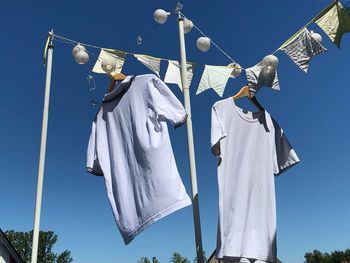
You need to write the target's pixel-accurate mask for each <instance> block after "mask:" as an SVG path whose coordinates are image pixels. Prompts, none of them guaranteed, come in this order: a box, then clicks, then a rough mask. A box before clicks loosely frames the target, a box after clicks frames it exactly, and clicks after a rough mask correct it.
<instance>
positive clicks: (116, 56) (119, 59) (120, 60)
mask: <svg viewBox="0 0 350 263" xmlns="http://www.w3.org/2000/svg"><path fill="white" fill-rule="evenodd" d="M127 54H128V53H126V52H123V51H119V50H114V49H101V52H100V55H99V56H98V59H97V61H96V63H95V65H94V67H93V69H92V71H93V72H95V73H103V74H106V71H104V70H103V69H102V66H101V63H102V61H103V60H104V59H108V60H111V59H112V60H115V62H116V67H115V70H114V71H113V72H111V75H113V74H115V73H120V72H121V71H122V69H123V65H124V62H125V57H126V55H127Z"/></svg>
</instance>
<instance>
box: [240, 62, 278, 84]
mask: <svg viewBox="0 0 350 263" xmlns="http://www.w3.org/2000/svg"><path fill="white" fill-rule="evenodd" d="M245 73H246V75H247V81H248V85H249V87H251V88H253V89H254V90H255V91H258V90H259V89H260V88H261V87H270V88H273V89H274V90H280V86H279V82H278V77H277V70H276V69H275V68H268V67H266V66H265V65H263V63H262V62H259V63H258V64H256V65H255V66H254V67H251V68H247V69H246V70H245Z"/></svg>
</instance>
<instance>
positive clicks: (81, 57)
mask: <svg viewBox="0 0 350 263" xmlns="http://www.w3.org/2000/svg"><path fill="white" fill-rule="evenodd" d="M74 59H75V61H76V62H77V63H78V64H80V65H83V64H86V63H87V62H88V61H89V54H88V53H87V52H86V51H84V50H80V51H79V52H78V53H76V54H75V56H74Z"/></svg>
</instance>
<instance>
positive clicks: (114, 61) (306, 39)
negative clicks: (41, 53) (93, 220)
mask: <svg viewBox="0 0 350 263" xmlns="http://www.w3.org/2000/svg"><path fill="white" fill-rule="evenodd" d="M181 15H183V14H182V13H181ZM183 17H184V18H185V25H186V23H187V24H188V23H189V22H190V23H191V26H192V27H195V28H196V29H197V30H198V31H199V32H200V33H201V34H202V35H203V36H204V38H206V39H209V38H208V37H207V36H206V35H205V34H204V33H203V32H202V31H201V30H200V29H199V28H198V27H197V26H195V25H194V24H193V23H192V21H190V20H188V19H187V18H186V17H185V16H184V15H183ZM311 23H316V24H317V25H318V26H319V27H320V28H321V29H322V30H323V31H324V33H325V34H326V35H327V36H328V37H329V39H330V40H331V41H332V42H334V44H335V45H336V46H337V47H338V48H340V42H341V39H342V36H343V34H344V33H347V32H350V12H349V8H348V7H343V6H342V4H341V3H340V2H339V0H335V1H333V2H332V3H331V4H330V5H329V6H327V7H326V8H325V9H324V10H322V11H321V12H320V13H319V14H318V15H317V16H315V17H314V18H313V19H312V20H311V21H310V22H308V23H307V24H306V25H305V26H304V27H302V28H301V29H300V30H298V31H297V32H296V33H295V34H294V35H293V36H291V37H290V38H289V39H287V41H285V42H284V43H283V44H282V45H281V46H280V47H279V48H278V49H277V50H276V51H275V52H273V53H272V54H270V55H267V56H265V57H264V58H263V60H262V61H260V62H259V63H258V64H256V65H255V66H253V67H249V68H245V69H244V68H242V67H241V66H240V65H239V64H238V63H236V62H235V61H234V60H233V59H232V58H231V57H230V56H228V55H227V53H225V52H224V51H223V50H222V49H221V48H220V47H219V46H218V45H216V44H215V43H214V42H213V41H212V40H210V39H209V41H210V42H209V47H210V43H213V44H214V45H215V47H217V48H218V49H219V50H220V51H221V52H222V53H223V54H225V55H226V56H227V57H228V58H229V59H230V60H231V61H232V63H230V64H229V65H224V66H222V65H221V66H220V65H218V66H217V65H204V70H203V73H202V76H201V79H200V82H199V86H198V89H197V92H196V94H200V93H201V92H203V91H205V90H207V89H213V90H214V91H215V92H216V93H217V94H218V95H219V96H220V97H222V95H223V93H224V91H225V87H226V83H227V81H228V79H229V78H236V77H238V76H239V75H240V74H241V72H242V71H243V70H245V73H246V77H247V82H248V85H249V86H250V88H251V89H253V90H255V92H256V91H258V90H259V89H260V88H261V87H263V86H265V87H270V88H272V89H274V90H280V87H279V80H278V76H277V65H278V58H277V57H276V56H275V53H276V52H277V51H283V52H284V53H285V54H286V55H287V56H288V57H289V58H290V59H291V60H292V61H293V62H294V63H295V64H296V65H297V66H298V67H299V68H300V69H301V70H303V71H304V72H305V73H307V72H308V68H309V63H310V60H311V59H312V58H313V57H314V56H317V55H320V54H323V53H324V52H326V51H327V49H326V48H325V47H324V46H323V45H322V37H321V35H320V34H318V33H315V32H313V31H309V30H308V29H307V27H308V26H309V25H310V24H311ZM185 32H186V30H185ZM53 37H54V39H55V40H61V41H63V42H66V43H70V44H75V47H74V48H73V56H74V57H75V59H76V61H77V62H78V63H79V64H85V63H86V62H87V61H88V60H89V55H88V51H87V50H86V48H85V46H88V47H92V48H97V49H100V53H99V55H98V58H97V60H96V62H95V65H94V67H93V69H92V71H93V72H95V73H101V74H110V75H113V74H115V73H121V71H122V69H123V65H124V62H125V59H126V57H127V55H132V56H134V57H135V58H136V59H137V60H138V61H139V62H141V63H142V64H143V65H144V66H146V67H147V68H148V69H150V70H151V71H152V72H153V73H154V74H156V75H157V76H158V77H159V76H160V67H161V61H162V60H164V61H167V62H168V66H167V70H166V73H165V77H164V82H165V83H169V84H177V85H178V86H179V88H180V89H181V90H182V85H181V75H180V63H179V61H176V60H170V59H164V58H158V57H154V56H150V55H145V54H134V53H131V52H125V51H120V50H115V49H109V48H102V47H98V46H93V45H88V44H81V43H79V42H77V41H74V40H71V39H68V38H65V37H62V36H58V35H56V34H53ZM200 39H201V38H199V39H198V40H197V46H198V48H199V49H201V50H202V51H207V50H208V49H209V48H207V49H206V47H204V48H202V47H200V46H199V45H201V43H199V42H198V41H199V40H200ZM205 49H206V50H205ZM45 54H46V52H45ZM197 67H198V64H196V63H192V62H188V63H187V72H188V74H187V75H188V86H190V85H191V81H192V78H193V74H194V71H195V69H196V68H197Z"/></svg>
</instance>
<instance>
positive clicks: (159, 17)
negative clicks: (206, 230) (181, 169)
mask: <svg viewBox="0 0 350 263" xmlns="http://www.w3.org/2000/svg"><path fill="white" fill-rule="evenodd" d="M182 7H183V6H182V5H181V4H180V3H177V5H176V8H175V13H176V14H177V15H178V19H177V21H178V24H179V39H180V75H181V84H182V90H183V94H184V104H185V110H186V113H187V121H186V126H187V146H188V156H189V162H190V176H191V188H192V209H193V221H194V232H195V241H196V254H197V262H198V263H203V261H204V259H203V256H204V253H203V245H202V233H201V223H200V216H199V201H198V187H197V175H196V160H195V154H194V142H193V130H192V114H191V100H190V90H189V86H188V83H187V59H186V47H185V33H188V32H190V31H191V29H192V27H193V23H192V21H190V20H188V19H186V18H185V17H184V16H183V15H181V12H180V11H181V10H182ZM169 14H170V13H169V12H166V11H164V10H162V9H157V10H156V11H155V12H154V14H153V17H154V20H155V21H156V22H157V23H158V24H164V23H165V22H166V21H167V18H168V15H169ZM208 39H209V38H208ZM209 41H210V40H209ZM209 44H210V42H209ZM209 48H210V46H208V48H207V49H206V50H205V51H207V50H208V49H209Z"/></svg>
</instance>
